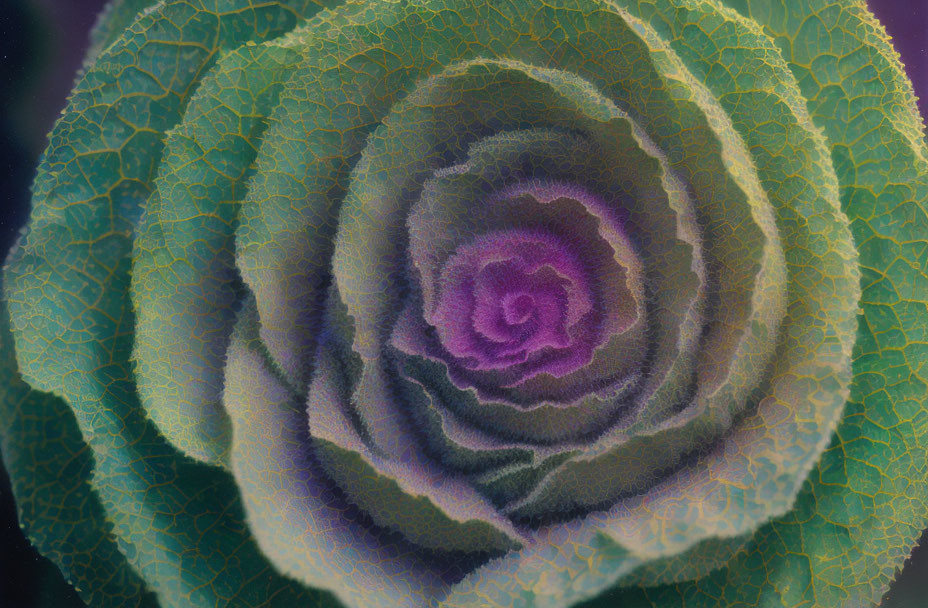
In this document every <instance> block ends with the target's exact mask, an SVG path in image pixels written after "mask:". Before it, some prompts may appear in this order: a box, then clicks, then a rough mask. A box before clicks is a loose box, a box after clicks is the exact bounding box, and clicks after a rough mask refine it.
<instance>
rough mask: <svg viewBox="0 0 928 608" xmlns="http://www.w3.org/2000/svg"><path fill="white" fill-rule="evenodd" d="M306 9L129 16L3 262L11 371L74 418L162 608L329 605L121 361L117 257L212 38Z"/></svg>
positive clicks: (279, 22)
mask: <svg viewBox="0 0 928 608" xmlns="http://www.w3.org/2000/svg"><path fill="white" fill-rule="evenodd" d="M316 8H317V6H316V5H314V4H312V3H310V2H293V3H291V4H285V3H280V2H268V3H262V4H260V5H257V6H252V5H251V3H249V2H245V1H232V0H229V1H220V2H205V1H204V2H194V1H190V2H186V1H180V0H178V1H175V2H167V3H165V4H163V5H159V8H158V10H156V11H152V12H149V13H146V14H145V16H144V17H142V18H141V19H139V20H138V21H136V22H135V23H134V24H133V25H132V26H131V27H130V28H129V30H127V31H126V32H124V33H123V34H122V35H121V36H120V38H119V39H118V40H117V41H116V42H115V43H114V44H113V45H111V46H110V47H108V48H107V49H106V50H105V51H103V52H102V53H101V55H100V57H99V58H98V60H97V61H96V62H95V63H94V64H93V66H92V67H91V68H90V69H88V70H87V71H86V73H85V74H84V76H83V77H82V79H81V81H80V82H79V84H78V85H77V88H76V90H75V92H74V94H73V95H72V97H71V98H70V101H69V104H68V107H67V108H66V109H65V112H64V114H63V116H62V118H61V119H60V120H59V122H58V124H57V125H56V127H55V130H54V131H53V133H52V136H51V144H50V147H49V150H48V151H47V152H46V154H45V156H44V157H43V159H42V162H41V164H40V167H39V171H38V176H37V179H36V182H35V185H34V198H33V211H32V216H31V219H30V223H29V225H28V228H27V232H26V233H25V236H24V237H23V239H22V242H21V244H20V246H19V247H18V248H17V249H15V250H14V251H13V253H12V255H11V258H10V262H9V266H8V268H7V269H6V275H5V276H6V279H7V282H6V284H5V285H4V287H5V290H6V297H7V301H8V305H9V309H10V316H11V325H12V328H13V330H12V331H13V335H14V340H15V344H16V354H17V361H18V364H19V369H20V372H21V374H22V376H23V377H24V378H25V379H26V381H27V382H29V383H30V384H31V385H32V386H33V387H35V388H37V389H39V390H43V391H47V392H50V393H53V394H54V395H56V396H58V397H60V398H62V399H63V400H64V401H66V402H67V404H68V405H69V406H70V408H71V410H72V411H73V412H74V415H75V417H76V421H77V424H78V426H79V427H80V430H81V435H82V437H83V439H84V441H85V442H86V443H87V444H88V446H89V447H90V449H91V451H92V453H93V456H94V469H93V476H92V477H91V485H92V487H93V490H94V491H95V492H96V493H97V494H98V495H99V496H100V501H101V503H102V504H103V507H104V509H105V512H106V517H107V520H108V521H109V522H111V524H112V533H113V535H114V537H115V540H116V543H117V545H118V547H119V550H120V552H122V553H123V554H124V555H126V556H127V559H128V561H129V563H130V564H131V566H132V567H133V569H134V570H135V571H136V572H138V573H139V574H140V575H141V576H142V578H144V579H145V580H146V581H147V582H148V583H149V584H150V586H151V588H152V590H153V591H154V592H155V593H156V594H157V595H158V599H159V601H160V602H161V603H162V605H164V606H184V607H190V606H204V607H206V606H209V607H213V606H216V605H217V604H227V603H229V602H234V603H235V604H236V605H238V606H258V605H261V606H267V605H269V604H270V605H280V606H293V605H294V604H298V603H312V602H326V601H328V597H329V596H328V594H326V593H324V592H318V591H314V590H307V589H305V588H303V587H302V586H301V585H299V584H298V583H295V582H293V581H290V580H287V579H285V578H283V577H281V576H280V575H279V574H277V573H276V572H275V571H274V569H273V568H272V567H271V566H270V565H269V564H268V563H267V560H266V559H265V558H264V556H263V555H262V554H261V553H260V551H259V550H258V548H257V546H256V545H255V544H254V541H253V540H252V538H251V533H250V532H249V530H248V527H247V525H246V523H245V521H244V514H243V513H242V511H241V505H240V503H239V499H238V494H237V490H236V487H235V484H234V482H233V481H232V480H231V479H230V478H229V477H228V476H227V475H226V474H224V473H221V472H220V471H218V470H217V469H215V468H212V467H206V466H201V465H196V464H193V463H191V462H190V461H189V460H187V459H186V457H184V456H181V455H179V454H178V453H177V452H176V451H175V450H174V449H173V448H172V447H171V446H170V445H168V444H167V443H166V442H165V441H164V439H163V438H162V437H161V436H160V434H159V433H158V431H157V429H156V428H155V427H154V425H153V424H152V423H151V422H150V421H148V420H147V419H146V418H145V415H144V410H143V409H142V408H141V406H140V404H139V402H138V399H137V396H136V393H135V386H134V383H133V381H132V377H131V371H130V370H131V367H130V362H129V358H130V352H131V348H132V341H133V329H134V325H135V323H134V319H133V315H132V309H131V303H130V300H129V280H130V279H129V270H130V256H129V253H130V251H131V246H132V239H133V231H134V228H135V222H136V221H137V219H138V216H139V214H140V212H141V205H142V204H143V203H144V201H145V199H146V198H147V197H148V194H149V192H150V191H151V187H152V180H153V178H154V171H155V167H156V164H157V160H158V158H159V156H160V154H161V151H162V148H163V146H162V143H161V142H162V138H163V137H164V133H165V131H167V130H168V129H170V128H171V127H173V126H174V125H175V124H176V123H177V122H178V121H179V120H180V117H181V113H182V112H183V110H184V107H185V103H186V101H187V100H188V98H189V96H190V94H191V93H192V92H193V91H194V90H195V88H196V84H197V82H198V81H199V79H200V77H201V76H202V74H203V73H204V72H205V71H206V70H207V69H208V68H209V67H210V66H211V65H212V63H213V62H214V60H215V58H216V55H217V53H218V51H219V48H220V46H222V45H232V46H238V45H239V44H241V43H244V42H246V41H248V40H251V39H256V38H261V37H273V36H276V35H279V34H281V33H283V32H284V31H286V30H288V29H290V28H291V27H292V26H293V25H294V23H295V22H296V19H297V17H298V16H299V15H300V14H303V13H306V12H310V11H312V10H315V9H316Z"/></svg>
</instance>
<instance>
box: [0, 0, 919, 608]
mask: <svg viewBox="0 0 928 608" xmlns="http://www.w3.org/2000/svg"><path fill="white" fill-rule="evenodd" d="M105 1H106V0H0V257H3V256H4V255H5V252H6V251H7V249H8V248H9V245H10V244H11V242H12V239H13V237H14V236H15V234H16V232H17V231H18V229H19V227H20V226H21V225H22V223H23V222H24V221H25V216H26V212H27V209H28V201H29V184H30V182H31V181H32V177H33V172H34V169H35V165H36V162H37V159H38V156H39V154H40V153H41V152H42V149H43V148H44V147H45V138H46V136H47V134H48V132H49V130H50V129H51V127H52V125H53V124H54V121H55V118H56V117H57V116H58V114H59V112H60V111H61V109H62V108H63V107H64V102H65V98H66V96H67V94H68V92H69V91H70V89H71V85H72V84H73V81H74V75H75V73H76V71H77V70H78V68H79V67H80V65H81V61H82V58H83V55H84V52H85V50H86V47H87V37H88V32H89V30H90V28H91V27H92V25H93V23H94V21H95V19H96V15H97V13H98V12H99V10H100V9H101V8H102V7H103V5H104V4H105ZM771 1H773V0H771ZM869 5H870V8H871V10H873V12H874V13H876V15H877V17H878V18H879V19H880V21H881V22H882V23H883V24H884V25H885V26H886V29H887V30H888V31H889V33H890V35H891V36H892V37H893V40H894V44H895V46H896V49H897V50H898V51H899V53H900V54H901V55H902V62H903V63H904V64H905V65H906V69H907V72H908V74H909V77H910V78H911V79H912V81H913V84H914V87H915V94H916V96H917V97H919V98H920V101H919V109H920V110H921V113H922V116H926V117H928V0H869ZM926 236H928V235H926ZM62 589H64V583H63V582H62V581H61V577H60V575H59V574H58V572H57V569H56V568H54V567H53V566H51V565H50V564H49V562H48V561H47V560H45V559H44V558H42V557H40V556H39V555H37V554H36V553H35V551H33V550H32V548H31V547H30V545H29V543H28V542H27V541H26V540H25V538H23V535H22V532H21V531H20V529H19V526H18V524H17V523H16V516H15V508H14V504H13V500H12V497H11V495H10V488H9V481H8V479H7V478H6V475H5V472H4V471H3V469H2V467H0V607H2V608H34V607H37V606H49V607H54V608H67V607H69V606H80V605H81V603H80V600H79V599H78V598H77V596H76V595H75V594H74V593H73V592H70V593H68V591H69V590H65V591H66V592H65V594H64V596H61V595H58V592H60V591H62ZM925 606H928V534H926V536H923V538H922V543H921V546H920V547H919V548H918V549H916V550H915V552H914V553H913V556H912V559H911V560H910V561H909V562H907V565H906V568H905V570H904V571H903V573H902V574H901V575H900V577H899V579H898V580H897V582H896V584H895V585H894V586H893V588H892V589H891V590H890V592H889V593H888V594H887V596H886V598H885V600H884V603H883V607H884V608H924V607H925ZM824 608H828V607H824Z"/></svg>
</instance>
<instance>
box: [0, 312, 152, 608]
mask: <svg viewBox="0 0 928 608" xmlns="http://www.w3.org/2000/svg"><path fill="white" fill-rule="evenodd" d="M14 354H15V353H14V350H13V339H12V336H10V332H9V320H8V317H7V311H6V306H5V305H3V304H2V303H0V452H2V454H3V465H4V466H5V467H6V469H7V471H8V472H9V474H10V483H11V485H12V488H13V494H14V496H15V497H16V505H17V510H18V512H19V519H20V521H21V522H22V525H23V529H24V531H25V533H26V535H27V536H28V538H29V540H30V541H31V542H32V544H33V545H35V548H36V549H37V550H38V551H39V552H40V553H41V554H42V555H43V556H45V557H47V558H48V559H50V560H51V561H52V562H53V563H54V564H55V566H54V567H57V568H60V569H61V574H63V575H64V577H65V578H66V579H67V580H68V582H69V583H70V584H71V585H73V586H74V588H75V589H76V590H77V591H78V593H79V594H80V597H81V599H83V600H84V602H86V603H87V605H88V606H93V607H97V606H99V607H100V608H107V607H112V608H123V607H125V608H130V607H134V608H156V607H157V605H158V603H157V601H156V600H155V597H154V595H153V594H151V593H150V592H148V591H147V590H146V586H145V583H144V582H143V581H142V579H140V578H139V576H138V575H137V574H136V572H135V571H134V570H133V569H132V568H131V567H130V566H129V563H128V562H127V560H126V558H125V556H123V554H122V553H120V552H119V549H118V548H117V545H116V541H115V539H114V538H113V535H112V533H111V532H110V528H111V527H112V524H111V522H109V521H108V519H107V515H106V512H105V510H104V508H103V505H102V504H101V502H100V499H99V497H98V495H97V494H95V493H94V492H93V490H92V489H91V476H92V474H93V466H94V458H93V455H92V453H91V451H90V449H89V447H88V446H87V444H85V443H84V440H83V439H82V438H81V433H80V430H79V429H78V426H77V422H76V421H75V420H74V414H73V413H72V412H71V410H70V409H69V408H68V406H67V404H66V403H64V402H63V401H62V400H61V399H59V398H57V397H55V396H53V395H49V394H48V393H42V392H39V391H37V390H34V389H32V388H30V387H29V385H27V384H26V383H25V382H23V380H22V378H21V377H20V375H19V372H18V371H17V365H16V359H15V357H14ZM59 577H60V575H59ZM53 581H54V578H53V576H52V573H49V575H48V577H47V578H46V579H44V580H43V581H42V582H41V589H40V590H41V591H42V593H43V594H44V593H45V592H46V591H48V592H52V591H54V590H55V585H54V582H53ZM10 582H12V581H10ZM65 598H66V596H64V597H62V596H57V595H56V596H55V597H54V598H50V599H49V600H48V601H49V605H50V606H61V605H62V603H61V602H62V601H63V600H64V599H65Z"/></svg>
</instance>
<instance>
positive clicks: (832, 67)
mask: <svg viewBox="0 0 928 608" xmlns="http://www.w3.org/2000/svg"><path fill="white" fill-rule="evenodd" d="M731 4H732V5H734V6H736V7H737V8H738V9H739V10H741V11H742V12H743V13H744V14H745V15H749V16H751V17H752V18H754V19H757V20H759V21H760V23H761V24H763V25H764V26H765V28H766V29H765V31H767V32H768V33H770V34H771V35H772V36H774V37H775V38H776V41H777V45H778V46H779V48H780V50H781V51H782V52H783V53H784V55H785V56H786V58H787V60H788V61H790V68H791V69H792V70H793V72H794V73H795V74H796V77H797V80H798V81H799V84H800V87H801V88H802V91H803V96H804V97H805V98H806V99H807V100H808V106H809V110H810V113H811V115H812V118H813V120H814V121H815V123H816V124H817V125H818V126H820V127H821V128H823V129H824V133H825V136H826V137H827V138H828V140H829V144H830V146H831V157H832V161H833V163H834V164H835V167H836V170H837V173H838V179H839V182H840V186H841V203H842V208H843V209H844V211H845V213H847V214H848V216H849V217H850V219H851V230H852V232H853V234H854V237H855V241H856V243H857V247H858V249H859V252H860V263H861V267H862V277H861V286H862V288H863V297H862V301H861V309H862V313H863V314H862V315H861V317H860V318H859V329H858V339H857V343H856V345H855V349H854V355H853V356H854V368H853V369H854V381H853V384H852V385H851V395H850V400H849V403H848V405H847V410H846V412H845V415H844V418H843V419H842V421H841V424H840V425H839V426H838V428H837V431H836V435H835V439H834V441H833V442H832V444H831V446H830V447H829V448H828V450H827V451H826V452H825V454H824V455H823V457H822V460H821V462H820V463H819V465H818V466H817V467H816V469H815V470H813V472H812V474H811V475H810V477H809V480H808V481H807V483H806V484H805V486H804V488H803V491H802V492H801V494H800V495H799V497H798V498H797V503H796V506H795V508H794V510H793V511H792V512H791V513H789V514H788V515H786V516H784V517H783V518H781V519H779V520H777V521H775V522H774V523H773V524H771V525H770V526H767V527H765V528H763V529H762V530H760V531H759V532H758V533H757V535H756V536H755V540H754V542H753V544H752V547H751V548H750V549H747V550H745V551H742V552H741V553H739V554H738V555H737V556H736V558H735V559H734V560H732V562H731V563H730V564H729V566H728V568H726V569H725V570H722V571H719V572H717V573H715V574H714V575H712V576H710V577H707V578H705V579H702V580H699V581H696V582H692V583H686V584H683V585H679V586H676V587H664V588H658V589H654V590H645V591H638V592H634V593H631V594H628V595H622V596H612V597H608V598H603V600H602V601H601V602H599V603H596V604H595V605H597V606H612V605H615V604H621V605H626V604H628V605H631V606H638V605H648V606H659V607H661V608H664V607H665V606H686V607H688V608H696V607H710V606H711V607H715V606H718V605H720V604H721V605H733V606H740V605H751V606H755V605H756V606H764V607H767V606H775V607H780V606H788V607H794V606H797V607H798V606H809V607H811V606H847V607H849V608H856V607H857V606H865V605H871V604H875V603H877V602H879V600H880V598H881V596H882V595H883V594H884V593H885V591H886V588H887V587H888V585H889V584H890V583H891V582H892V580H893V578H894V576H895V573H896V572H897V571H898V569H899V568H901V566H902V563H903V561H904V559H905V558H906V557H907V556H908V553H909V548H910V547H912V546H913V545H914V543H915V541H916V539H917V538H918V536H919V534H920V532H921V530H922V529H923V528H924V527H925V525H926V523H928V522H926V517H925V513H926V504H928V490H926V486H925V484H924V479H925V477H926V474H928V471H926V467H928V454H926V452H928V417H926V409H925V407H924V406H925V400H926V398H928V378H926V375H925V370H924V369H923V368H924V366H922V365H920V364H919V362H920V361H924V360H925V357H926V356H928V350H926V348H925V346H924V341H925V339H926V337H928V330H926V328H928V312H926V305H925V303H924V299H925V293H928V282H926V269H928V246H926V244H925V243H924V235H925V234H926V233H928V214H926V211H925V208H924V201H925V200H928V183H926V180H928V166H926V163H925V160H924V159H925V157H926V148H925V143H924V137H923V129H922V128H921V125H920V124H919V123H920V120H919V119H918V118H917V117H916V113H915V112H916V110H915V104H914V101H913V96H912V92H911V85H910V84H909V82H908V80H907V78H906V77H905V75H904V72H903V70H902V67H901V65H900V64H899V62H898V59H897V58H896V56H895V53H894V52H893V51H892V50H891V48H890V46H889V42H888V39H887V38H886V36H885V33H884V32H883V31H882V28H880V27H879V26H877V25H876V22H875V20H874V18H873V16H872V15H870V14H869V13H868V12H867V10H866V8H865V7H864V6H863V4H862V3H859V2H854V1H844V2H837V3H828V2H824V1H821V2H819V1H813V2H797V3H790V4H789V5H788V9H787V5H780V4H776V3H766V2H740V1H739V2H731ZM685 38H686V36H685V34H684V33H682V32H681V34H680V41H679V45H680V46H681V47H682V46H684V44H685ZM686 46H689V47H692V45H690V44H687V45H686Z"/></svg>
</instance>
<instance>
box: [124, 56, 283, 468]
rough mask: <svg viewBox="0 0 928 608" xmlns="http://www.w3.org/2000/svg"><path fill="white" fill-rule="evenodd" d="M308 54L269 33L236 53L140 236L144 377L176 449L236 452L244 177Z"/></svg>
mask: <svg viewBox="0 0 928 608" xmlns="http://www.w3.org/2000/svg"><path fill="white" fill-rule="evenodd" d="M298 58H299V53H298V52H296V51H294V50H292V49H290V48H287V47H286V46H281V45H279V44H278V43H276V42H268V43H264V44H261V45H258V46H251V45H246V46H242V47H239V48H238V49H236V50H234V51H230V52H229V53H227V54H225V55H224V56H223V57H221V58H220V59H219V61H218V62H217V64H216V65H215V66H214V67H213V68H212V70H210V72H209V74H207V76H206V77H205V78H204V79H203V82H202V84H201V85H200V87H199V88H198V89H197V92H196V94H194V95H193V97H192V99H191V100H190V103H189V104H188V106H187V109H186V112H185V113H184V118H183V122H182V123H181V124H180V125H178V126H177V127H175V128H174V129H172V130H171V131H170V132H168V133H167V138H166V141H165V150H164V153H163V155H162V158H161V164H160V166H159V169H158V177H157V179H156V180H155V184H154V185H155V188H156V191H155V192H154V193H153V194H152V196H151V197H150V198H149V200H148V202H147V204H146V207H145V215H144V216H143V218H142V222H141V225H140V226H139V229H138V236H137V237H136V240H135V246H134V251H133V257H134V260H133V265H132V299H133V305H134V306H135V310H136V315H137V320H136V326H135V347H134V351H133V357H134V359H135V362H136V368H135V378H136V381H137V387H138V392H139V397H140V399H141V401H142V406H143V407H144V408H145V410H146V412H147V413H148V416H149V417H150V418H151V419H152V421H154V422H155V424H157V425H158V430H160V431H161V433H162V434H164V436H165V438H167V439H168V440H169V441H170V442H171V443H172V444H173V445H174V446H175V447H177V448H178V449H179V450H181V451H182V452H183V453H184V454H187V455H188V456H191V457H193V458H195V459H196V460H201V461H204V462H208V463H212V464H225V463H226V461H227V458H228V449H229V442H230V433H231V426H230V424H229V421H228V418H227V416H226V415H225V413H224V412H223V410H222V404H221V402H220V394H221V392H222V373H223V370H222V367H223V363H224V359H225V350H226V348H227V346H228V341H229V337H230V336H231V333H232V324H233V321H234V317H235V310H234V309H235V307H236V305H237V304H238V301H239V299H240V293H239V290H238V289H237V285H238V276H237V273H236V271H235V260H234V253H233V252H234V248H235V243H234V235H235V226H236V223H237V219H238V210H239V201H240V200H241V199H242V198H244V194H245V191H244V182H245V181H246V179H247V176H248V174H249V173H250V167H251V163H252V161H254V158H255V156H256V154H257V148H258V145H259V142H260V139H261V134H262V133H263V131H264V128H265V126H266V122H265V120H264V118H263V117H264V116H266V115H267V114H268V112H269V110H270V108H271V107H273V106H274V105H275V104H276V103H277V95H278V93H279V92H280V89H281V88H283V82H284V81H286V78H287V74H288V73H289V72H290V70H292V69H293V67H294V65H295V64H296V62H297V59H298Z"/></svg>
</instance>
